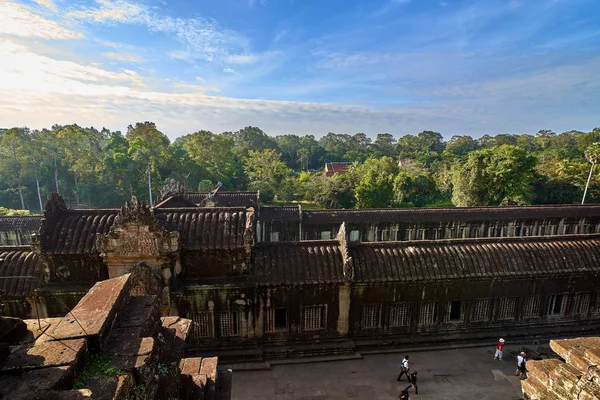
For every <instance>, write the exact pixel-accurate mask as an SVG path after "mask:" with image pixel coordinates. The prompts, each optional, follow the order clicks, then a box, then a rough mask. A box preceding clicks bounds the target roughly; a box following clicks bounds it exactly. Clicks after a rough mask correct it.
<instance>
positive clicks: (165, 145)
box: [0, 121, 600, 212]
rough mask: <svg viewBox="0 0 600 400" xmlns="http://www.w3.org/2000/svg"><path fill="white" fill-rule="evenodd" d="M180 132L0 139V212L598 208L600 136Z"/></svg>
mask: <svg viewBox="0 0 600 400" xmlns="http://www.w3.org/2000/svg"><path fill="white" fill-rule="evenodd" d="M191 132H192V133H190V134H188V135H184V136H182V137H179V138H177V139H176V140H174V141H171V140H169V138H168V136H167V135H166V134H165V133H163V132H162V131H161V130H160V129H159V127H158V126H156V124H154V123H153V122H150V121H146V122H137V123H135V124H132V125H130V126H129V127H128V128H127V131H126V133H125V134H123V133H121V132H119V131H110V130H108V129H97V128H94V127H81V126H78V125H76V124H72V125H64V126H63V125H53V126H52V127H50V128H47V129H41V130H30V129H28V128H26V127H14V128H10V129H1V130H0V207H5V208H7V209H13V210H14V209H22V210H29V211H31V212H40V210H41V208H42V207H43V201H44V199H45V198H46V197H47V196H48V194H49V193H51V192H58V193H61V195H63V196H64V197H65V199H66V201H67V204H68V205H69V206H71V207H78V208H85V207H101V208H105V207H118V206H121V205H122V204H123V202H124V201H126V200H127V199H129V198H130V197H131V196H132V195H135V196H137V197H138V198H140V199H144V200H145V201H148V202H153V201H154V199H155V197H156V196H157V195H158V194H159V191H160V188H161V187H162V185H163V184H165V183H166V182H173V181H176V182H179V183H180V184H181V185H183V186H185V187H186V188H187V189H188V190H191V191H194V190H201V191H207V190H210V189H211V188H213V187H215V186H216V185H217V183H218V182H220V183H221V184H222V185H223V186H224V187H225V188H226V189H229V190H260V192H261V199H262V200H263V202H267V203H269V202H271V201H273V202H278V203H277V204H281V203H282V202H290V201H303V202H308V203H311V204H307V206H314V207H327V208H353V207H358V208H362V207H384V208H388V207H428V206H452V205H455V206H484V205H512V204H553V203H579V202H581V199H582V197H583V194H584V191H586V188H587V193H586V199H585V202H586V203H590V202H598V201H599V200H600V179H599V176H598V174H597V173H596V169H595V166H596V164H597V163H598V160H599V158H600V156H599V154H600V150H599V149H600V128H595V129H593V130H591V131H589V132H580V131H575V130H571V131H567V132H562V133H556V132H553V131H551V130H548V129H541V130H539V131H538V132H536V133H525V134H512V133H502V134H498V135H495V136H491V135H487V134H484V135H482V136H481V137H478V138H473V137H471V136H468V135H455V136H452V137H451V138H450V139H448V140H444V137H443V136H442V134H441V133H439V132H435V131H430V130H425V131H422V132H419V133H416V134H409V135H404V136H402V137H396V136H394V135H392V134H390V133H380V134H377V135H375V136H374V137H369V136H368V135H366V134H364V133H362V132H358V133H354V134H348V133H335V132H329V133H327V134H326V135H324V136H323V137H321V138H318V139H317V138H315V136H313V135H288V134H280V135H276V136H270V135H267V134H266V133H265V132H263V131H262V130H261V129H260V128H258V127H253V126H248V127H245V128H242V129H240V130H238V131H235V132H223V133H213V132H210V131H207V130H202V129H201V130H196V131H191ZM338 161H343V162H349V163H352V166H351V167H350V168H349V169H348V171H347V173H345V174H335V175H333V176H331V177H328V176H324V175H323V174H322V170H323V167H324V164H325V163H326V162H338Z"/></svg>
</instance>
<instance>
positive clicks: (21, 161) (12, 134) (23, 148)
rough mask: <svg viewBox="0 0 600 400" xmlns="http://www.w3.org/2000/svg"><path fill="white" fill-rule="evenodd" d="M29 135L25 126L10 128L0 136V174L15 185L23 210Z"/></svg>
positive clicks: (8, 182) (28, 156) (28, 158)
mask: <svg viewBox="0 0 600 400" xmlns="http://www.w3.org/2000/svg"><path fill="white" fill-rule="evenodd" d="M30 141H31V136H30V132H29V129H27V128H12V129H9V130H8V131H6V132H4V134H3V135H2V137H1V138H0V176H2V179H3V180H4V181H5V182H6V183H7V184H9V185H11V186H16V187H17V191H18V192H19V199H20V200H21V209H23V210H25V209H26V207H25V198H24V195H23V189H24V188H23V183H24V181H25V179H26V178H27V177H28V172H29V171H30V165H29V163H30V162H31V160H30V156H31V153H30V149H29V145H30Z"/></svg>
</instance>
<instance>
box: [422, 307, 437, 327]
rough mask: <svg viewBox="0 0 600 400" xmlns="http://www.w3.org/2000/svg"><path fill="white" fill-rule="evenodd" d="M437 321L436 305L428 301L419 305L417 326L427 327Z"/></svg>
mask: <svg viewBox="0 0 600 400" xmlns="http://www.w3.org/2000/svg"><path fill="white" fill-rule="evenodd" d="M436 320H437V303H435V302H432V301H429V302H425V303H421V308H420V310H419V325H421V326H428V325H433V324H435V323H436Z"/></svg>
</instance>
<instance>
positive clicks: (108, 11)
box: [67, 0, 146, 23]
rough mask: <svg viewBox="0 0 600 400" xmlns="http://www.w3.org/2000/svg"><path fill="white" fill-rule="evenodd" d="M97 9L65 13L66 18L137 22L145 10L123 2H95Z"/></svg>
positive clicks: (89, 8) (111, 0)
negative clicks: (97, 5)
mask: <svg viewBox="0 0 600 400" xmlns="http://www.w3.org/2000/svg"><path fill="white" fill-rule="evenodd" d="M96 3H98V4H99V5H100V7H97V8H91V7H87V8H83V9H81V10H76V11H71V12H69V13H67V17H72V18H76V19H85V20H92V21H96V22H113V21H114V22H124V23H131V22H138V21H139V19H140V18H144V17H145V15H146V10H144V8H142V7H141V6H139V5H137V4H135V3H131V2H128V1H125V0H96Z"/></svg>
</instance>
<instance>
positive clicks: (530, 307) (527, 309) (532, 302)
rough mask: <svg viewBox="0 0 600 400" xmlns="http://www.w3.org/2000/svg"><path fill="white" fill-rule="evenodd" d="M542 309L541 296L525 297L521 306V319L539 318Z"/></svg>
mask: <svg viewBox="0 0 600 400" xmlns="http://www.w3.org/2000/svg"><path fill="white" fill-rule="evenodd" d="M541 307H542V296H537V295H533V296H527V298H526V299H525V302H524V304H523V312H522V313H521V315H522V317H523V318H539V317H540V310H541Z"/></svg>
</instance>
